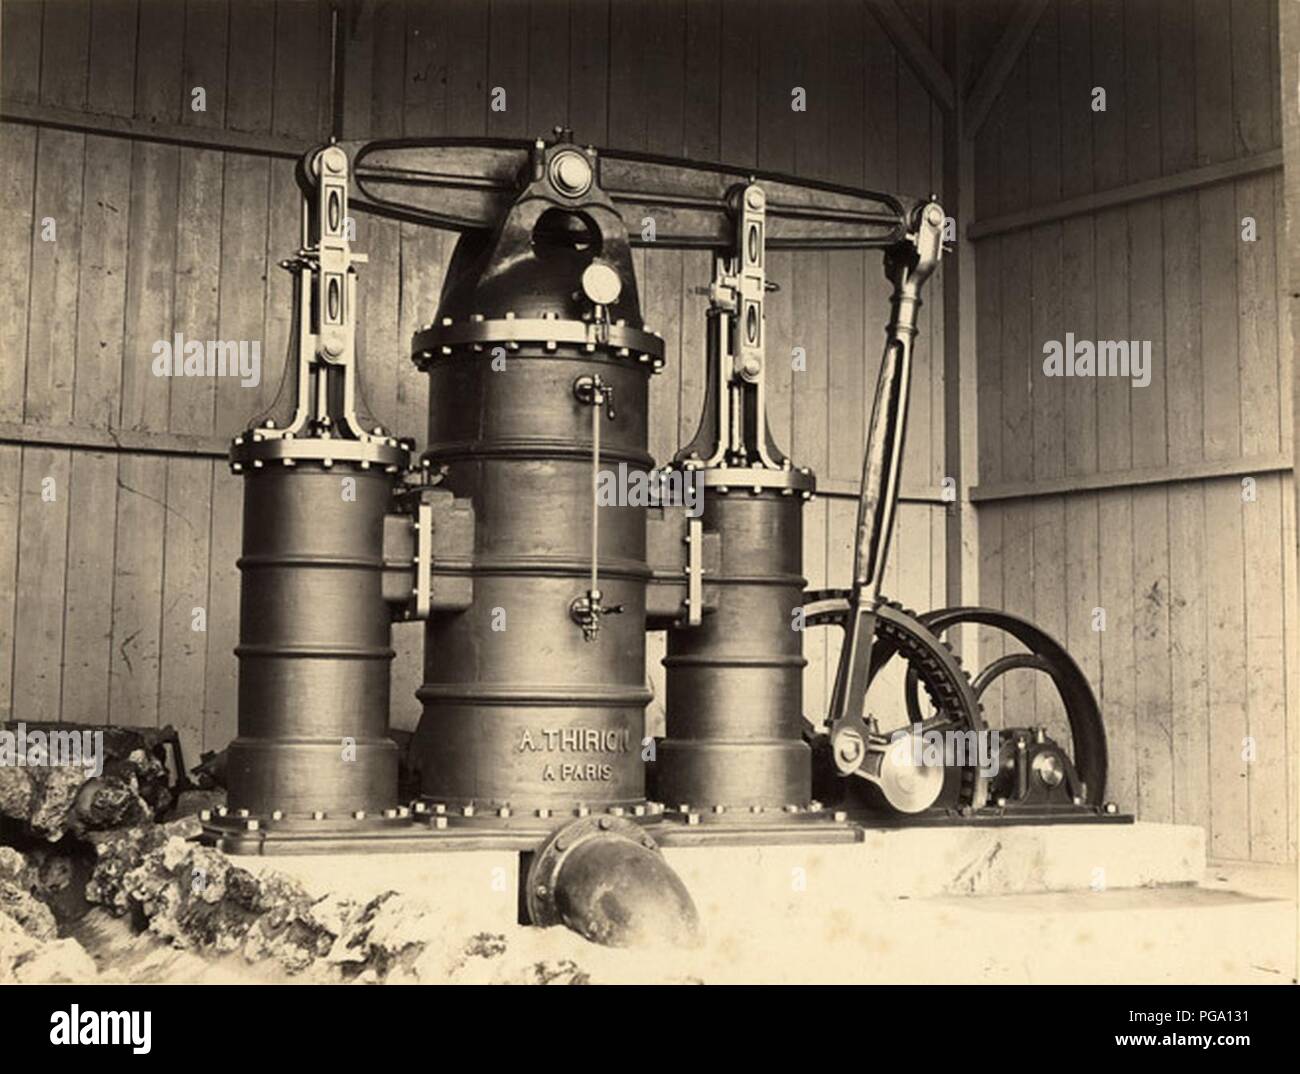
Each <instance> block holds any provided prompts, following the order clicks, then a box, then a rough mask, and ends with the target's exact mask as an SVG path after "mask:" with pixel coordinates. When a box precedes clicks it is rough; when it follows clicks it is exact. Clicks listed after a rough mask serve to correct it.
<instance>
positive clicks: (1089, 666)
mask: <svg viewBox="0 0 1300 1074" xmlns="http://www.w3.org/2000/svg"><path fill="white" fill-rule="evenodd" d="M1098 501H1099V497H1098V494H1097V493H1095V492H1084V493H1077V494H1075V495H1073V496H1067V497H1066V498H1065V553H1064V555H1065V622H1064V626H1065V629H1064V631H1063V633H1062V635H1061V638H1060V640H1061V642H1062V643H1063V644H1064V645H1065V648H1066V650H1067V651H1068V652H1069V653H1070V655H1071V656H1073V657H1074V659H1075V662H1076V663H1078V665H1079V668H1080V670H1081V671H1082V672H1083V675H1084V678H1086V679H1087V680H1088V685H1089V686H1090V687H1091V688H1092V691H1093V694H1094V695H1095V696H1096V697H1097V698H1098V700H1099V701H1100V702H1103V703H1102V707H1101V718H1102V724H1103V726H1105V727H1106V728H1108V729H1109V727H1110V721H1109V715H1108V711H1107V708H1106V705H1105V704H1104V698H1103V697H1102V696H1101V695H1102V691H1101V687H1102V682H1101V643H1102V638H1103V634H1102V632H1101V631H1099V630H1097V629H1096V626H1097V620H1096V619H1095V618H1094V613H1095V610H1096V609H1097V608H1099V607H1101V555H1100V552H1099V549H1098V542H1099V536H1100V535H1099V522H1100V519H1099V504H1098ZM1107 797H1108V798H1113V797H1114V796H1113V795H1112V794H1110V793H1109V792H1108V793H1107Z"/></svg>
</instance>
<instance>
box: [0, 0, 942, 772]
mask: <svg viewBox="0 0 1300 1074" xmlns="http://www.w3.org/2000/svg"><path fill="white" fill-rule="evenodd" d="M904 7H905V9H906V13H907V16H908V17H909V18H911V19H912V20H913V22H914V24H915V26H916V27H917V30H918V31H919V32H920V33H921V34H922V35H923V36H924V37H926V38H927V39H928V38H930V37H931V36H932V34H933V33H936V32H937V30H938V25H937V24H938V22H939V19H940V11H939V5H938V4H935V5H934V9H933V10H932V6H931V3H930V2H929V0H908V2H907V3H905V4H904ZM2 19H3V22H2V24H0V34H2V38H3V50H4V65H3V66H4V82H3V101H4V102H19V103H24V104H30V105H41V106H52V107H58V108H62V109H69V110H75V111H76V112H79V113H84V115H83V116H82V117H81V119H82V122H84V123H87V124H88V125H90V126H91V127H92V129H93V133H86V132H75V131H69V130H66V129H55V128H54V127H51V126H48V125H44V126H42V125H39V124H38V125H32V124H19V123H13V122H6V123H2V124H0V213H2V214H3V219H4V220H5V221H6V227H7V233H8V235H9V236H10V238H9V241H6V242H4V243H0V333H2V335H0V430H3V431H4V436H3V439H0V716H3V717H6V718H8V717H12V718H26V719H51V718H61V719H65V720H73V719H76V720H92V721H108V722H112V723H118V724H161V723H167V722H170V723H173V724H175V725H177V726H178V727H179V728H180V729H181V731H182V733H183V735H184V741H185V746H186V749H187V751H188V752H189V754H190V755H191V756H193V755H194V754H195V753H197V751H198V750H199V749H200V748H202V749H212V748H219V747H221V746H224V745H225V744H226V743H227V742H228V741H229V740H230V738H231V737H232V736H233V735H234V733H235V661H234V658H233V656H232V653H231V650H232V648H233V646H234V643H235V638H236V634H237V630H238V578H237V572H236V570H235V567H234V562H235V558H236V556H237V552H238V544H239V530H240V514H241V501H240V487H239V483H238V482H237V481H236V480H235V479H233V478H232V477H231V476H230V475H229V474H228V473H227V469H226V466H225V463H224V461H223V460H222V459H221V458H219V457H216V456H217V453H218V451H219V446H214V445H219V440H217V438H227V437H229V436H230V435H232V434H233V433H235V432H236V431H238V429H240V428H241V427H242V426H243V425H244V424H245V423H246V422H247V421H248V420H249V419H250V418H251V417H252V416H253V415H254V414H256V413H257V411H258V410H259V408H260V407H261V406H262V405H263V404H264V403H265V402H266V401H268V400H269V398H270V397H271V394H272V393H273V392H274V391H275V389H276V386H277V385H278V383H279V377H280V372H281V365H282V362H283V354H284V349H285V346H286V343H287V339H288V331H289V320H288V315H289V307H288V300H289V293H288V278H287V276H286V275H285V274H284V273H283V272H280V271H279V270H278V269H277V268H276V267H275V263H276V261H277V260H278V259H279V258H281V257H283V256H284V255H285V254H286V253H287V252H289V251H291V250H292V249H293V248H294V246H295V245H296V241H297V238H296V229H297V197H296V193H295V189H294V185H293V179H292V163H291V161H290V160H289V159H284V158H279V157H276V156H274V155H267V154H266V153H254V152H247V151H234V150H231V149H229V147H228V146H227V147H226V148H223V146H222V144H221V138H219V137H218V138H216V139H215V143H214V144H212V145H209V146H206V147H197V148H196V147H190V146H178V145H175V144H157V143H155V142H151V141H148V140H130V139H127V138H124V137H120V136H118V135H115V134H113V133H112V131H111V129H110V128H112V127H113V123H112V121H113V120H115V119H116V120H123V119H124V120H128V121H131V122H133V123H135V124H136V125H137V126H138V125H139V124H140V123H158V124H181V125H186V126H190V125H192V126H195V127H202V128H210V129H211V130H210V131H208V132H207V133H209V134H210V133H212V132H216V133H218V134H222V135H224V136H226V137H228V138H229V140H230V141H232V142H233V141H236V140H242V141H243V142H245V143H247V142H250V141H253V140H254V139H252V138H251V137H250V136H252V135H256V136H258V138H257V139H256V140H258V141H259V143H260V144H265V145H270V144H275V142H276V140H277V139H279V140H282V141H283V142H284V143H285V144H286V145H288V146H292V145H295V144H298V143H304V144H305V143H306V142H308V141H311V140H313V139H320V138H322V137H323V136H324V135H325V133H326V132H327V131H328V126H329V115H328V113H329V106H328V83H329V75H328V71H329V64H328V29H329V26H328V15H327V13H326V9H325V8H324V6H323V5H321V4H317V3H314V2H283V0H282V2H278V3H276V2H270V0H238V2H231V3H226V2H223V0H188V2H184V3H182V2H179V0H176V2H161V0H139V2H138V3H136V2H132V0H96V2H94V3H85V2H75V0H51V2H49V3H33V2H28V0H7V2H6V3H5V4H4V5H3V15H2ZM932 24H933V25H932ZM349 29H350V35H349V39H348V44H347V59H346V78H347V85H348V90H347V95H346V106H345V124H346V129H345V135H346V136H347V137H353V138H355V137H381V136H396V135H408V136H416V135H426V136H435V135H449V134H464V135H495V136H513V137H518V136H532V135H536V134H538V133H542V132H545V131H547V130H549V128H550V127H551V126H552V125H554V124H556V123H567V124H568V125H570V126H571V127H573V129H574V130H575V131H576V133H577V136H578V137H579V138H580V139H582V140H585V141H591V142H595V143H597V144H608V145H615V146H619V147H623V148H628V149H644V150H650V151H655V152H659V153H666V154H681V155H685V156H689V157H695V158H700V159H706V160H707V159H722V160H725V161H731V162H736V163H740V164H746V163H752V164H754V165H756V166H761V167H764V168H770V169H781V170H787V171H793V172H796V173H798V174H801V175H805V176H810V177H818V178H826V179H834V180H838V181H841V182H845V183H857V184H866V185H871V186H876V187H883V188H885V189H888V190H896V189H901V190H906V191H909V192H912V193H917V194H925V193H927V192H928V191H930V190H933V189H938V187H939V185H940V181H941V178H942V160H941V159H940V151H941V137H940V135H941V122H940V118H941V117H940V114H939V112H938V111H937V109H936V108H935V107H934V106H933V105H932V104H931V102H930V101H929V99H928V97H927V95H926V93H925V91H924V90H923V88H922V86H921V84H920V83H919V82H918V81H917V79H916V78H915V77H914V76H913V74H912V73H911V71H910V69H909V68H908V67H907V66H906V64H905V63H903V62H901V61H900V60H899V59H898V58H897V57H896V55H895V53H894V50H893V48H892V46H891V45H890V43H889V41H888V39H887V38H886V37H885V35H884V33H883V31H882V30H881V28H880V26H879V25H878V24H877V22H876V21H875V18H874V16H873V15H871V14H870V12H869V11H868V10H867V9H866V7H865V6H864V5H862V4H858V3H842V2H831V0H824V2H821V3H817V4H795V3H793V2H766V0H764V2H756V0H754V2H745V0H740V2H729V3H727V4H726V5H725V7H724V5H723V4H721V3H719V2H716V0H619V2H618V3H617V4H615V5H611V4H610V3H608V2H606V0H572V2H569V3H566V2H562V0H536V2H533V3H524V2H521V0H509V2H503V0H493V2H492V3H487V2H484V0H464V2H445V0H438V2H430V3H415V2H411V3H401V2H378V3H367V4H363V5H360V6H359V8H358V9H357V14H356V18H355V20H354V22H353V23H352V25H351V26H350V28H349ZM934 39H935V40H938V38H937V37H935V38H934ZM195 86H202V87H204V89H205V90H206V93H207V111H206V112H199V113H196V112H193V111H192V110H191V108H190V100H191V90H192V89H193V88H194V87H195ZM497 86H500V87H503V88H504V89H505V90H506V102H507V108H506V111H504V112H494V111H492V110H490V108H489V93H490V91H491V89H492V88H493V87H497ZM796 86H802V87H804V88H805V89H806V90H807V96H808V109H807V111H806V112H803V113H795V112H793V111H792V110H791V91H792V89H793V88H794V87H796ZM236 136H238V138H237V137H236ZM45 217H53V218H54V219H55V221H56V226H57V241H55V242H52V243H47V242H44V241H41V237H40V234H39V225H40V221H41V220H42V219H43V218H45ZM356 247H357V249H358V250H360V251H363V252H365V253H367V254H368V255H369V257H370V263H369V265H368V266H366V267H365V268H363V269H362V273H361V289H362V302H363V306H362V310H361V318H362V320H361V329H360V340H361V348H362V353H363V359H364V363H365V372H364V377H365V382H364V388H365V391H366V394H367V396H368V399H369V401H370V404H371V406H372V408H373V410H374V411H375V412H376V416H377V417H378V418H380V419H381V420H383V421H384V423H385V424H391V425H392V426H394V427H396V428H397V429H399V430H401V431H402V432H403V433H406V434H410V435H417V436H418V435H419V434H420V433H422V431H423V424H424V414H425V386H424V383H423V378H422V377H420V376H418V375H417V374H416V373H415V371H414V369H413V368H412V367H411V365H410V363H409V362H408V361H407V357H406V356H407V341H408V340H409V338H410V335H411V332H412V331H413V329H414V328H415V327H416V326H417V325H419V324H421V323H424V322H426V321H428V320H429V319H430V318H431V316H432V314H433V312H434V308H435V305H436V300H437V295H438V291H439V287H440V284H441V280H442V275H443V271H444V266H445V263H446V260H447V257H448V256H449V254H450V249H451V244H450V242H449V241H448V240H447V239H446V238H445V237H444V236H442V235H440V234H439V233H437V232H433V231H429V230H424V229H420V228H418V227H414V226H411V225H400V224H396V223H392V222H387V221H381V220H374V219H367V218H364V217H360V218H358V220H357V241H356ZM638 259H639V264H638V267H639V270H640V272H641V281H642V294H643V299H644V302H645V306H646V315H647V320H648V322H649V323H650V324H651V325H652V326H653V327H655V328H656V329H658V330H659V331H661V332H662V333H664V335H665V336H666V338H667V341H668V350H669V359H670V364H669V366H668V368H667V370H666V372H665V374H664V375H662V376H660V377H658V378H657V379H656V380H655V382H654V388H653V401H652V406H653V414H652V426H653V429H654V436H653V444H652V448H653V450H654V452H655V453H656V455H657V456H659V457H660V458H663V457H664V456H666V455H668V454H669V453H670V452H671V451H672V450H673V449H674V448H675V447H676V446H677V444H678V443H679V441H680V439H681V438H682V437H684V436H686V435H688V434H689V433H690V432H691V431H693V424H694V421H695V417H696V414H697V412H698V409H699V407H700V405H701V400H702V383H701V365H700V362H701V359H702V347H703V331H702V330H703V300H702V299H701V298H700V297H699V296H696V295H694V294H691V293H689V292H690V289H691V288H692V287H694V286H697V285H701V284H704V283H706V282H707V277H708V273H709V261H708V257H707V256H705V255H699V254H682V253H674V252H658V253H656V252H650V253H640V254H638ZM770 275H771V278H773V279H775V280H776V281H778V282H779V283H780V284H781V287H782V290H781V291H780V292H779V293H778V294H776V295H774V296H773V301H772V313H771V332H772V338H773V344H772V348H771V355H772V363H771V366H772V370H773V382H772V393H771V399H772V402H771V408H772V421H773V424H774V427H775V429H776V432H777V436H778V438H779V440H780V442H781V443H782V444H783V445H786V446H788V447H789V448H790V449H792V451H793V454H794V457H795V459H796V460H797V461H798V462H799V463H802V464H806V465H810V466H812V467H814V468H815V469H816V470H817V472H818V474H819V475H820V476H821V478H822V479H823V483H826V482H827V480H828V479H829V481H830V483H831V484H832V486H833V487H832V489H831V493H830V494H828V495H822V496H819V497H818V499H817V500H816V501H814V502H813V503H812V504H811V506H810V508H809V510H808V513H807V516H806V518H807V533H806V540H805V556H806V562H807V573H808V576H809V579H810V584H811V585H813V586H822V585H826V584H840V585H842V584H847V582H848V573H849V567H848V557H849V549H850V531H851V529H852V525H853V510H854V508H853V503H852V501H851V499H850V498H849V489H850V488H851V486H852V485H853V484H854V483H856V481H857V478H858V470H859V465H860V453H861V445H862V437H863V427H864V425H865V415H866V413H867V410H868V408H869V400H870V392H871V389H872V384H873V380H874V376H875V370H876V367H877V364H878V361H879V351H880V346H881V343H882V333H883V328H884V322H885V317H886V314H887V309H886V304H885V297H886V294H887V291H886V289H885V286H884V282H883V274H882V273H881V271H880V265H879V258H878V257H867V256H865V255H861V254H855V253H840V252H836V253H833V254H824V255H822V254H818V255H803V254H800V255H794V254H789V253H786V254H780V255H777V256H775V257H774V258H773V264H772V268H771V272H770ZM941 287H942V280H941V279H940V280H939V281H938V282H937V283H936V284H935V285H934V289H933V291H932V295H931V299H930V301H929V302H928V303H927V306H926V309H925V314H924V318H925V319H924V326H923V330H922V333H921V337H920V343H919V347H918V354H917V375H916V381H915V387H914V391H915V398H914V409H913V413H912V422H911V438H910V441H909V446H908V458H907V478H906V484H907V486H908V489H909V490H910V495H912V496H914V497H915V502H908V503H905V504H904V505H903V507H902V510H901V512H900V518H899V535H898V538H897V539H896V541H895V545H894V547H895V550H896V555H895V559H894V566H893V574H892V577H891V579H890V583H891V584H890V591H891V593H892V594H893V595H896V596H898V597H899V598H901V599H903V600H904V601H906V602H908V603H909V604H912V605H915V606H919V607H929V606H932V605H935V604H938V603H941V602H942V600H943V596H944V588H945V579H944V577H943V563H944V548H943V541H944V528H943V516H942V514H941V511H942V508H941V507H940V506H939V504H938V492H939V486H940V481H941V468H942V460H943V458H944V432H943V430H944V421H943V411H942V406H943V398H944V395H943V379H942V378H943V364H942V352H943V337H942V332H943V324H942V292H941V290H940V288H941ZM174 330H179V331H183V332H184V333H185V335H186V336H187V337H192V338H203V339H206V338H222V339H249V340H252V339H260V340H261V341H262V343H263V347H262V355H263V379H262V384H261V386H260V387H259V388H258V389H257V390H256V391H254V390H251V389H243V388H240V387H238V386H237V385H236V384H234V383H231V382H226V383H222V384H219V385H214V384H211V383H206V382H200V381H186V380H175V381H170V382H169V381H167V380H160V379H156V378H154V377H153V376H151V375H150V373H149V364H148V363H149V361H150V358H151V355H150V347H151V345H152V343H153V341H154V340H157V339H166V338H170V337H171V335H172V333H173V331H174ZM794 347H803V348H804V349H805V351H806V352H807V371H806V372H792V371H791V368H790V362H789V360H788V359H789V355H790V353H791V350H792V348H794ZM92 434H95V435H93V436H92ZM187 437H188V438H190V439H187ZM88 438H89V442H91V443H92V444H94V445H95V446H94V447H93V448H87V447H76V446H73V447H69V446H67V445H68V444H74V445H75V444H84V443H87V442H88ZM191 440H192V441H193V445H194V446H186V445H187V444H190V443H191ZM46 478H53V480H54V488H55V490H56V494H55V498H54V499H53V501H52V502H47V501H46V500H45V499H43V498H42V496H41V492H42V488H43V487H45V486H44V485H43V483H44V482H45V479H46ZM836 490H838V491H836ZM927 501H929V502H927ZM200 607H201V608H204V609H206V613H207V631H206V633H197V632H194V631H193V630H191V629H190V627H191V617H192V612H193V609H194V608H200ZM396 634H397V645H398V648H399V658H398V660H397V661H396V663H395V668H394V690H393V697H394V714H393V720H394V723H395V725H397V726H400V727H411V726H413V725H414V722H415V720H416V719H417V717H418V705H417V703H416V702H415V700H414V697H413V691H414V689H415V687H416V686H417V685H418V683H419V674H420V672H419V652H420V643H419V636H418V630H417V629H416V628H399V629H398V630H397V631H396ZM808 650H809V657H810V660H811V664H810V667H809V671H808V677H807V684H808V689H807V698H806V711H807V712H808V713H809V714H814V715H818V714H820V713H821V712H822V711H823V709H824V706H825V703H826V698H827V679H828V675H829V671H830V668H831V664H832V661H833V659H834V657H835V652H834V650H833V644H832V641H831V640H830V639H828V638H825V637H822V636H818V635H810V636H809V639H808ZM660 655H662V644H661V642H659V641H652V645H651V659H650V665H651V667H650V669H649V672H650V674H651V676H652V678H653V679H654V680H656V681H660V672H659V667H658V657H659V656H660ZM654 716H655V714H654V713H653V712H652V724H653V722H654ZM661 717H662V714H661V713H659V714H658V718H659V719H661Z"/></svg>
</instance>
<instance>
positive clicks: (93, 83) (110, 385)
mask: <svg viewBox="0 0 1300 1074" xmlns="http://www.w3.org/2000/svg"><path fill="white" fill-rule="evenodd" d="M90 18H91V31H90V48H89V58H88V64H87V72H86V78H87V83H86V107H87V108H88V109H89V111H90V112H92V113H103V114H107V115H113V116H130V115H132V114H133V113H134V109H135V50H136V30H137V23H138V16H137V5H136V4H135V3H134V0H126V2H120V3H96V4H93V5H92V7H91V14H90ZM85 151H86V156H85V164H84V180H83V190H82V204H83V206H84V212H83V221H82V231H81V275H80V280H79V293H78V303H77V316H78V319H77V347H76V363H75V364H76V369H75V373H74V379H73V385H74V387H73V402H72V421H73V423H74V424H76V425H78V426H91V427H94V428H107V427H109V426H112V425H116V423H117V414H118V410H117V399H118V393H119V391H120V386H121V381H122V341H123V331H124V321H123V311H124V307H125V287H126V251H127V236H128V230H127V224H128V219H129V215H128V214H129V209H130V199H131V143H130V142H129V141H127V140H125V139H122V138H99V137H88V138H87V139H86V145H85Z"/></svg>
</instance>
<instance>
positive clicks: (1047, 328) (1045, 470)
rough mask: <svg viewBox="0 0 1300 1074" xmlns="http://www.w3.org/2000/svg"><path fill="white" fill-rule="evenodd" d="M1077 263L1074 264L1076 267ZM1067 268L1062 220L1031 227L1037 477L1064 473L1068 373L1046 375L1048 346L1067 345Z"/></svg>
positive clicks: (1031, 343) (1031, 375) (1031, 358)
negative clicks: (1063, 280)
mask: <svg viewBox="0 0 1300 1074" xmlns="http://www.w3.org/2000/svg"><path fill="white" fill-rule="evenodd" d="M1072 267H1073V266H1072ZM1062 269H1063V254H1062V236H1061V225H1060V224H1044V225H1043V226H1042V227H1037V228H1034V229H1033V230H1032V231H1031V232H1030V255H1029V271H1030V274H1031V276H1032V277H1033V281H1034V282H1033V287H1032V289H1031V290H1032V293H1031V296H1030V302H1029V310H1030V337H1029V357H1028V365H1029V378H1030V382H1031V384H1032V385H1033V389H1032V391H1031V392H1030V398H1031V403H1032V414H1031V418H1030V421H1031V427H1032V430H1033V435H1032V439H1031V443H1032V456H1033V477H1034V478H1035V480H1045V479H1048V480H1050V479H1051V478H1059V477H1062V476H1064V474H1065V440H1066V437H1065V431H1066V422H1065V389H1064V387H1063V385H1064V383H1065V380H1066V378H1063V377H1059V376H1052V377H1049V376H1046V375H1045V371H1044V368H1043V355H1044V350H1043V348H1044V346H1045V345H1046V344H1047V343H1048V342H1049V341H1051V342H1056V343H1060V344H1062V345H1064V337H1065V332H1064V331H1062V329H1063V328H1064V327H1066V325H1065V307H1064V299H1063V295H1062V288H1061V278H1062Z"/></svg>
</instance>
